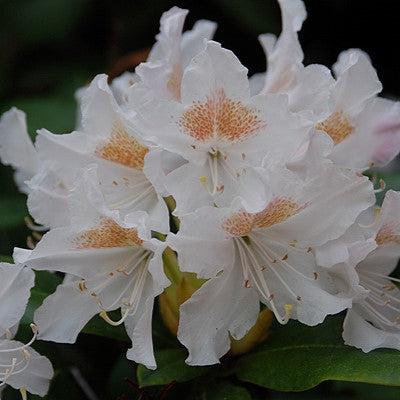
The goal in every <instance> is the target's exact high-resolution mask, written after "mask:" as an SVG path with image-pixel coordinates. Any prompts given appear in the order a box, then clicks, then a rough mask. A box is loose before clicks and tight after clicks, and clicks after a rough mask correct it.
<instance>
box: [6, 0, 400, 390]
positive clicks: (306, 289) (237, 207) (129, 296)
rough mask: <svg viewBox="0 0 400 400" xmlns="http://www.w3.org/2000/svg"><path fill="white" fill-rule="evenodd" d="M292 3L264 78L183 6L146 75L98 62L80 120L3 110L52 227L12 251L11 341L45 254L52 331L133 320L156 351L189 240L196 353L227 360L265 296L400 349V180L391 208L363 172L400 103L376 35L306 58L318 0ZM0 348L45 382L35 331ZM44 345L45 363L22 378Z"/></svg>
mask: <svg viewBox="0 0 400 400" xmlns="http://www.w3.org/2000/svg"><path fill="white" fill-rule="evenodd" d="M279 3H280V6H281V12H282V33H281V34H280V36H279V37H278V38H276V37H274V36H273V35H270V34H265V35H261V36H260V42H261V44H262V46H263V48H264V50H265V53H266V58H267V64H268V69H267V71H266V72H265V73H262V74H256V75H254V76H252V77H250V78H249V77H248V70H247V68H246V67H244V66H243V65H242V64H241V62H240V61H239V59H238V58H237V56H236V55H235V54H234V53H233V52H232V51H230V50H228V49H225V48H224V47H222V45H221V44H220V43H217V42H215V41H213V40H212V37H213V34H214V31H215V29H216V25H215V24H214V23H213V22H210V21H199V22H197V23H196V24H195V25H194V27H193V29H192V30H189V31H186V32H182V30H183V25H184V22H185V17H186V15H187V11H186V10H182V9H180V8H177V7H174V8H172V9H171V10H169V11H167V12H166V13H164V14H163V15H162V17H161V26H160V33H159V34H158V35H157V37H156V39H157V41H156V44H155V45H154V47H153V48H152V50H151V52H150V55H149V57H148V60H147V61H146V62H144V63H142V64H140V65H139V66H138V67H137V68H136V70H135V72H132V73H131V72H127V73H125V74H123V75H122V76H121V77H119V78H117V79H115V80H114V81H113V82H111V83H109V82H108V77H107V76H106V75H98V76H96V77H95V78H94V79H93V81H92V82H91V83H90V84H89V85H88V86H87V87H85V88H83V89H80V90H79V95H78V99H79V107H80V113H79V115H80V117H81V118H80V121H79V122H78V124H77V127H76V130H75V131H74V132H72V133H69V134H58V133H51V132H49V131H47V130H45V129H42V130H39V131H38V132H37V137H36V141H35V143H34V144H33V143H32V142H31V141H30V139H29V136H28V134H27V127H26V121H25V115H24V113H23V112H21V111H19V110H17V109H14V108H13V109H11V110H10V111H8V112H7V113H5V114H4V115H3V117H2V118H1V123H0V156H1V159H2V162H3V163H4V164H6V165H12V166H13V167H14V168H15V171H16V175H15V178H16V182H17V184H18V186H19V188H20V189H21V191H23V192H24V193H26V194H27V196H28V200H27V202H28V208H29V212H30V214H31V216H32V217H33V219H34V220H35V224H31V228H32V229H34V230H38V231H41V232H42V233H44V234H43V236H42V238H41V240H39V241H38V242H37V243H32V246H31V247H32V249H20V248H16V249H15V251H14V261H15V263H16V265H15V266H10V265H8V266H4V267H3V266H2V269H1V274H2V275H1V287H0V297H1V298H3V297H4V298H7V299H8V301H6V302H3V301H1V303H0V317H1V320H0V338H1V337H2V336H1V335H3V337H7V335H8V333H7V332H8V330H9V329H11V327H12V326H13V325H15V324H16V323H17V320H18V319H19V318H16V316H17V315H18V317H20V314H21V312H22V311H21V309H20V307H21V301H18V302H17V303H15V302H14V301H11V299H14V298H16V297H18V298H21V297H23V298H24V299H27V293H28V292H29V288H30V287H31V286H32V285H33V282H32V271H31V269H33V270H47V271H57V272H59V273H60V272H61V273H65V279H64V282H63V283H62V284H60V285H59V286H58V288H57V290H56V292H55V293H54V294H52V295H50V296H49V297H47V298H46V299H45V301H44V302H43V304H42V305H41V306H40V307H39V308H38V309H37V310H36V312H35V315H34V321H33V322H34V324H35V325H34V326H35V328H34V329H35V332H37V337H38V339H43V340H48V341H54V342H62V343H73V342H75V340H76V338H77V336H78V334H79V332H80V331H81V330H82V329H83V327H84V326H85V325H86V324H87V322H88V321H89V320H90V319H91V318H92V317H93V316H95V315H96V314H99V315H100V316H101V317H102V318H103V319H104V320H105V321H106V322H107V323H109V324H111V325H115V326H116V325H121V324H124V325H125V328H126V332H127V333H128V335H129V337H130V339H131V340H132V347H131V349H130V350H128V353H127V357H128V358H129V359H131V360H134V361H135V362H137V363H141V364H144V365H145V366H147V367H148V368H151V369H154V368H156V361H155V358H154V354H153V343H152V314H153V308H154V303H155V299H156V298H157V297H158V296H160V295H162V293H163V292H164V291H165V289H166V288H168V287H169V286H170V285H171V283H172V284H173V277H171V276H170V274H168V271H166V266H165V265H163V254H164V255H165V252H166V251H168V252H172V251H173V252H175V253H173V254H176V255H177V260H178V263H177V264H176V266H175V267H176V268H177V269H176V271H175V273H176V274H184V273H187V272H190V273H195V274H196V276H197V278H198V279H199V280H198V282H197V283H198V284H197V287H196V288H195V289H193V291H192V293H191V295H189V296H187V297H188V298H187V299H185V301H184V302H183V303H182V304H181V306H180V311H179V322H178V326H177V337H178V339H179V341H180V342H181V343H182V344H183V345H184V346H185V347H186V348H187V350H188V353H189V356H188V358H187V363H188V364H190V365H210V364H215V363H218V362H219V361H220V359H221V357H222V356H224V355H225V354H226V353H227V352H228V351H229V349H230V346H231V338H233V339H236V340H239V339H241V338H243V337H244V336H245V335H246V334H247V332H248V331H249V330H250V329H251V328H252V327H253V326H254V324H255V323H256V321H257V318H258V316H259V314H260V311H261V310H263V309H268V310H270V312H271V313H273V314H274V315H275V319H276V321H277V322H279V323H281V324H286V323H287V322H288V321H289V320H290V319H295V320H298V321H300V322H301V323H303V324H307V325H316V324H320V323H323V321H324V319H325V318H326V316H328V315H331V314H336V313H339V312H342V311H345V310H347V311H346V312H347V314H346V318H345V321H344V329H343V338H344V340H345V342H346V343H347V344H349V345H352V346H356V347H358V348H361V349H362V350H363V351H365V352H368V351H370V350H373V349H375V348H378V347H391V348H396V349H399V350H400V292H399V289H398V288H397V285H396V282H397V280H396V279H395V278H392V277H390V274H391V273H392V272H393V270H394V269H395V267H396V264H397V261H398V259H399V256H400V193H397V192H394V191H391V190H390V191H388V192H387V193H386V196H385V200H384V202H383V205H382V207H381V208H379V207H378V206H377V205H376V196H375V194H376V192H379V191H383V190H385V187H384V185H383V184H381V186H380V187H374V183H373V182H372V181H371V180H370V179H369V178H368V177H367V176H365V175H364V172H365V171H367V170H368V169H369V168H370V167H372V166H383V165H386V164H387V163H389V162H390V161H391V160H392V159H393V158H394V157H395V156H396V155H397V154H398V152H399V151H400V104H399V103H396V102H394V101H391V100H388V99H384V98H382V97H379V96H378V94H379V92H380V91H381V89H382V86H381V84H380V82H379V79H378V77H377V74H376V72H375V69H374V68H373V66H372V65H371V61H370V59H369V57H368V56H367V55H366V54H365V53H364V52H362V51H361V50H358V49H350V50H347V51H344V52H343V53H341V54H340V55H339V57H338V61H337V62H336V64H335V65H334V66H333V68H332V72H331V70H330V69H328V68H327V67H325V66H323V65H317V64H311V65H308V66H305V65H303V52H302V49H301V46H300V43H299V40H298V36H297V32H298V31H299V30H300V29H301V25H302V23H303V21H304V19H305V18H306V11H305V8H304V4H303V2H302V1H301V0H279ZM375 186H376V185H375ZM3 270H4V274H3ZM3 275H4V277H3ZM16 275H21V279H23V277H22V275H24V276H25V275H26V280H27V282H26V283H25V281H23V282H22V281H21V283H17V280H16V279H17V278H16V277H15V276H16ZM18 279H20V278H18ZM28 281H29V282H28ZM14 284H15V285H19V286H18V288H19V289H18V291H17V290H12V291H11V292H10V290H11V289H10V286H9V285H14ZM23 285H25V286H24V288H25V287H26V290H25V291H24V294H20V291H22V286H23ZM3 288H6V289H5V292H4V289H3ZM115 310H120V316H119V317H118V318H115V313H113V314H111V313H110V312H112V311H115ZM161 310H162V308H161ZM9 317H13V318H11V319H12V321H10V322H8V318H9ZM14 317H15V318H14ZM1 329H3V331H2V330H1ZM288 329H290V328H289V327H288ZM4 335H6V336H4ZM35 335H36V333H35ZM16 352H19V355H14V353H16ZM28 352H29V354H30V356H29V357H28V356H27V353H28ZM21 357H22V358H21ZM3 358H5V361H3ZM0 360H1V365H0V378H1V380H2V381H4V382H5V383H8V384H10V385H12V386H15V387H18V388H19V387H24V388H26V389H27V390H29V391H32V392H34V393H39V394H42V393H43V390H44V383H43V380H44V379H46V378H49V377H50V367H49V366H48V365H47V364H46V363H45V362H44V360H43V359H42V358H40V356H39V355H37V354H36V353H35V352H33V351H31V350H29V348H28V347H27V345H19V344H16V343H14V342H10V340H9V339H7V338H5V339H0ZM29 360H31V363H32V362H35V363H36V362H37V363H43V368H44V369H43V374H41V375H40V376H37V374H36V375H35V377H32V376H28V377H26V374H24V375H22V374H20V375H18V380H17V378H15V379H14V376H16V375H17V371H19V370H20V369H21V368H25V367H23V365H24V363H26V364H28V361H29ZM27 368H28V369H26V371H25V372H26V373H27V371H29V367H27ZM23 377H26V383H25V385H23V386H21V385H19V383H18V382H19V379H21V380H22V378H23ZM37 385H40V387H38V386H37Z"/></svg>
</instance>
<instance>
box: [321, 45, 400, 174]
mask: <svg viewBox="0 0 400 400" xmlns="http://www.w3.org/2000/svg"><path fill="white" fill-rule="evenodd" d="M333 70H334V72H335V75H336V83H335V84H334V85H333V86H332V89H331V113H330V115H329V116H328V117H327V118H325V119H324V120H322V121H319V122H318V123H317V125H316V129H318V130H320V131H323V132H325V133H327V134H328V135H329V136H330V137H331V138H332V140H333V142H334V143H335V148H334V150H333V152H332V155H331V158H332V159H333V160H334V161H335V162H337V163H340V164H343V165H346V166H349V167H351V168H359V169H363V168H364V169H365V168H368V167H369V166H371V165H385V164H387V163H388V162H389V161H391V160H392V159H393V158H394V157H395V156H396V155H397V154H398V152H399V150H400V119H399V113H400V105H399V104H398V103H395V102H394V101H391V100H387V99H383V98H379V97H376V95H377V94H378V93H379V92H380V91H381V90H382V85H381V83H380V82H379V79H378V77H377V74H376V71H375V70H374V68H373V67H372V65H371V62H370V60H369V57H368V56H367V55H366V54H365V53H363V52H362V51H360V50H347V51H345V52H343V53H341V54H340V55H339V59H338V61H337V63H336V64H335V65H334V66H333Z"/></svg>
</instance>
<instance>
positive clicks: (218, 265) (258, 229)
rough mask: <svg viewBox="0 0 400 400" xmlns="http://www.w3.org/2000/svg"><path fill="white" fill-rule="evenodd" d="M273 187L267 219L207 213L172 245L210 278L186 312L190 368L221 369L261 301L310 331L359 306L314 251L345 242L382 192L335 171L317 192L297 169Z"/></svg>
mask: <svg viewBox="0 0 400 400" xmlns="http://www.w3.org/2000/svg"><path fill="white" fill-rule="evenodd" d="M267 181H268V184H269V186H268V188H269V192H270V193H272V200H271V201H269V202H268V204H267V205H266V207H265V208H264V210H262V211H260V212H257V213H250V212H248V211H246V210H245V209H243V208H242V207H241V206H240V205H239V206H236V208H234V209H231V208H216V207H205V208H201V209H199V210H197V211H196V212H194V213H192V214H188V215H186V216H184V217H182V220H181V227H180V231H179V232H178V233H177V235H172V236H170V237H169V239H168V240H169V244H170V246H171V247H172V248H174V249H175V250H176V251H177V253H178V260H179V265H180V267H181V269H182V270H184V271H190V272H196V273H197V274H198V275H199V277H201V278H206V279H209V280H208V281H207V282H206V283H205V284H204V285H203V286H202V287H201V288H200V289H199V290H198V291H197V292H196V293H195V294H194V295H193V296H192V298H191V299H189V300H188V301H187V302H186V303H184V304H183V305H182V307H181V319H180V324H179V331H178V338H179V339H180V341H181V342H182V343H183V344H184V345H185V346H186V347H187V348H188V349H189V358H188V360H187V362H188V363H189V364H193V365H205V364H213V363H216V362H218V359H219V358H220V357H221V356H222V355H223V354H225V353H226V352H227V351H228V350H229V335H228V332H229V333H230V334H231V335H232V336H233V337H234V338H235V339H240V338H241V337H243V336H244V334H245V333H246V332H247V331H248V329H249V328H250V327H251V326H252V325H253V324H254V323H255V321H256V318H257V315H258V311H259V302H260V301H261V302H262V303H264V304H265V305H266V306H267V307H268V308H270V309H271V310H272V311H273V312H274V313H275V315H276V318H277V320H278V321H279V322H280V323H286V322H287V321H288V320H289V318H294V319H297V320H299V321H300V322H302V323H305V324H308V325H316V324H318V323H320V322H322V321H323V320H324V318H325V316H326V315H328V314H335V313H337V312H339V311H341V310H343V309H345V308H347V307H349V306H350V305H351V300H352V299H351V298H350V297H348V296H345V295H344V294H342V293H339V290H337V288H336V287H335V286H334V284H333V281H332V280H331V279H330V277H329V275H328V273H327V271H326V269H324V268H320V267H319V266H318V265H317V264H316V262H315V256H314V254H313V247H314V246H318V245H321V244H323V243H325V242H327V241H329V240H333V239H334V238H337V237H339V236H341V235H342V234H343V233H344V232H345V231H346V229H347V228H348V227H349V226H350V225H351V224H352V223H353V222H354V220H355V219H356V218H357V216H358V215H359V214H360V213H361V212H362V211H363V210H365V209H367V208H368V207H370V206H371V205H372V204H373V203H374V193H373V190H372V185H371V184H370V183H369V181H368V180H367V179H366V178H364V177H359V176H357V175H356V174H353V173H351V172H346V171H342V170H340V169H337V168H335V167H334V166H332V165H331V164H328V165H327V166H326V168H325V170H324V171H322V172H321V173H320V174H316V176H315V178H314V180H312V181H308V182H307V183H304V182H303V181H300V180H299V179H298V177H297V176H296V175H295V174H293V173H291V172H289V171H288V170H274V171H269V175H268V178H267Z"/></svg>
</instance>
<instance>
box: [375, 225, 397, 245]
mask: <svg viewBox="0 0 400 400" xmlns="http://www.w3.org/2000/svg"><path fill="white" fill-rule="evenodd" d="M394 228H395V227H393V226H390V225H384V226H383V227H382V228H381V229H380V230H379V232H378V234H377V235H376V238H375V240H376V243H377V244H378V246H382V245H383V244H388V243H396V244H400V235H398V234H397V233H395V229H394Z"/></svg>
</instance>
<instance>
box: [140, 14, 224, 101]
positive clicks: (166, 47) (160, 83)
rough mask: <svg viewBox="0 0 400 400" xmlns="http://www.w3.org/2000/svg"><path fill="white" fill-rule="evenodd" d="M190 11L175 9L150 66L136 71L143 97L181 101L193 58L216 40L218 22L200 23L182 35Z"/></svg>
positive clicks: (159, 37) (152, 53)
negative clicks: (214, 37) (185, 73)
mask: <svg viewBox="0 0 400 400" xmlns="http://www.w3.org/2000/svg"><path fill="white" fill-rule="evenodd" d="M187 14H188V10H183V9H181V8H179V7H172V8H171V9H170V10H169V11H167V12H165V13H164V14H163V15H162V17H161V20H160V33H159V34H158V35H157V36H156V40H157V42H156V44H155V45H154V46H153V48H152V49H151V51H150V54H149V57H148V59H147V61H146V62H144V63H142V64H140V65H139V66H138V67H137V68H136V71H135V72H136V74H137V76H138V77H139V78H140V80H141V83H140V86H142V89H143V93H144V95H145V96H146V91H147V92H149V91H152V95H153V96H156V97H159V98H165V99H174V100H179V99H180V96H181V81H182V74H183V71H184V70H185V68H186V67H187V65H188V64H189V63H190V61H191V60H192V58H193V57H194V56H195V55H196V54H198V53H199V52H200V51H201V50H203V48H204V40H209V39H211V38H212V37H213V35H214V32H215V29H216V27H217V25H216V24H215V23H214V22H211V21H206V20H201V21H197V22H196V23H195V25H194V26H193V29H192V30H190V31H186V32H185V33H183V34H182V29H183V24H184V22H185V18H186V15H187Z"/></svg>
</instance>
